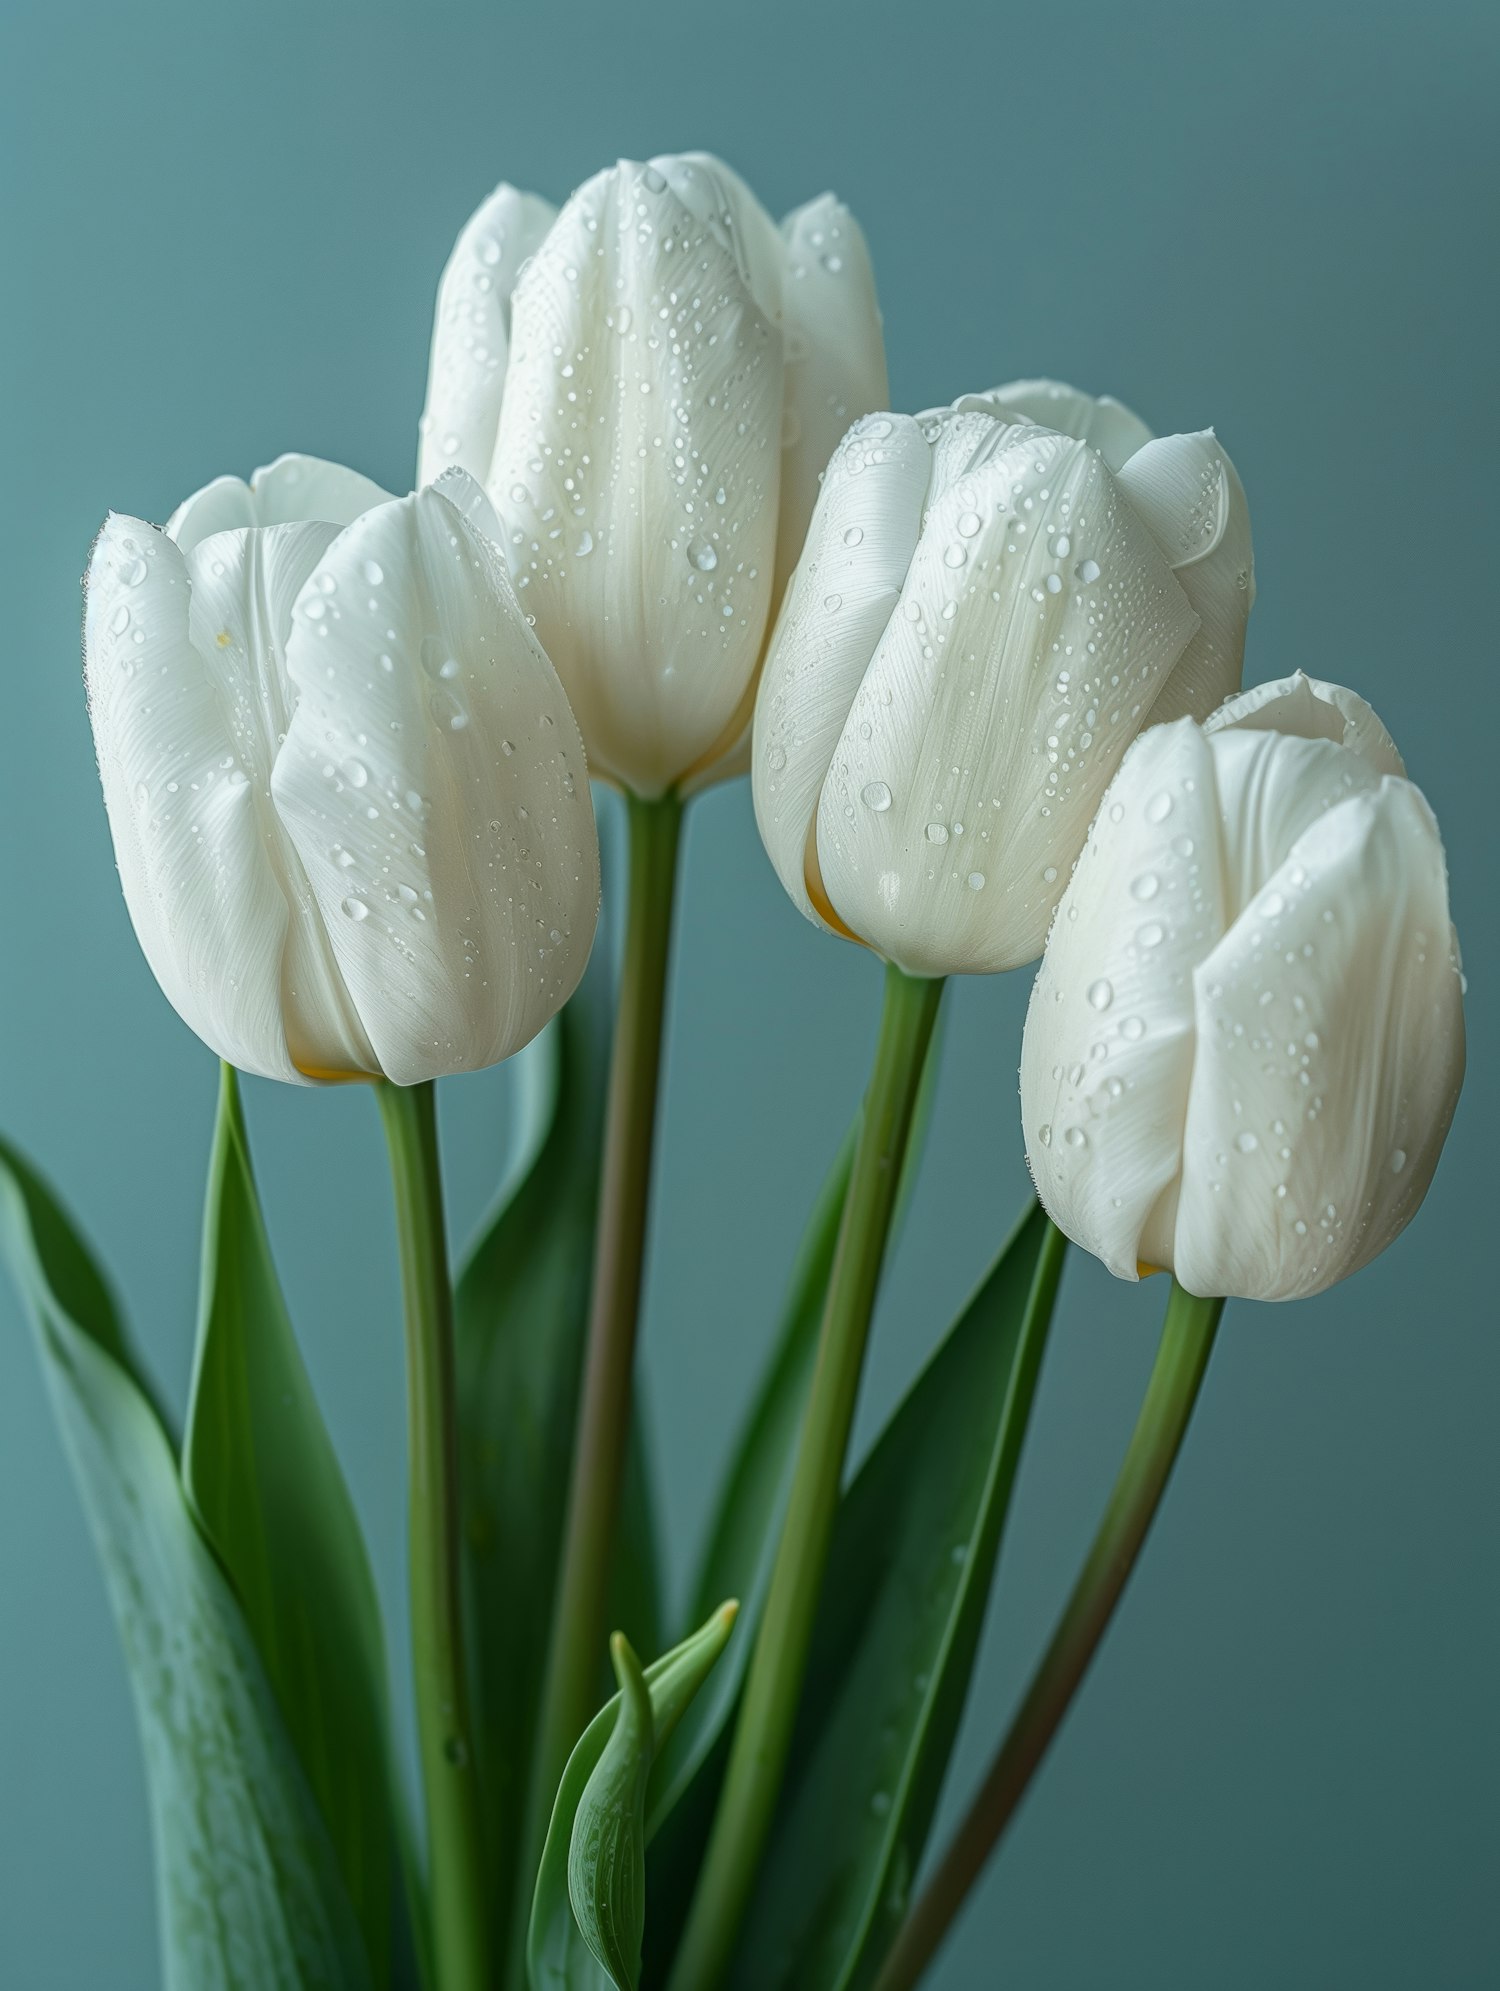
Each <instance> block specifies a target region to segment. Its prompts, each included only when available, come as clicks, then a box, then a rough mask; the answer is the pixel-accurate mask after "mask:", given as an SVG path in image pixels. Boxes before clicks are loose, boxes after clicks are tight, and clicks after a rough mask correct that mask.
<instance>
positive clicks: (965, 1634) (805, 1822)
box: [730, 1206, 1065, 1991]
mask: <svg viewBox="0 0 1500 1991" xmlns="http://www.w3.org/2000/svg"><path fill="white" fill-rule="evenodd" d="M1064 1249H1065V1241H1064V1240H1063V1238H1062V1235H1061V1233H1060V1232H1059V1231H1057V1230H1055V1229H1054V1228H1053V1227H1052V1226H1051V1225H1050V1224H1049V1223H1048V1221H1047V1219H1046V1217H1045V1215H1044V1214H1043V1213H1042V1211H1041V1210H1040V1209H1038V1208H1036V1207H1035V1206H1034V1207H1033V1208H1032V1210H1031V1211H1030V1213H1029V1214H1028V1215H1027V1216H1026V1217H1025V1218H1024V1219H1023V1221H1022V1223H1021V1224H1020V1226H1019V1228H1018V1229H1017V1231H1016V1232H1015V1234H1014V1236H1013V1237H1012V1238H1011V1240H1010V1242H1009V1244H1008V1245H1007V1246H1006V1247H1005V1249H1004V1250H1003V1251H1002V1253H1001V1254H1000V1256H999V1258H998V1259H997V1260H996V1262H995V1265H994V1266H993V1267H992V1269H991V1271H990V1273H989V1275H988V1277H987V1278H986V1279H985V1281H984V1283H983V1284H982V1285H981V1286H980V1288H979V1290H978V1292H977V1293H976V1294H975V1295H974V1297H973V1299H972V1300H970V1302H969V1304H968V1306H967V1307H966V1308H965V1310H964V1312H963V1313H962V1314H961V1315H960V1317H959V1319H958V1321H957V1322H956V1323H955V1325H954V1326H953V1327H952V1328H951V1329H950V1331H949V1333H948V1335H947V1337H946V1339H945V1340H944V1341H943V1343H942V1345H941V1346H940V1347H939V1349H938V1350H937V1352H936V1354H935V1355H934V1356H933V1358H932V1360H931V1361H930V1362H929V1364H928V1365H927V1367H926V1369H925V1370H924V1371H923V1372H922V1374H921V1375H920V1376H919V1377H918V1379H917V1381H916V1382H915V1383H914V1384H913V1386H912V1388H911V1390H910V1392H909V1393H908V1395H907V1397H906V1399H905V1401H904V1402H903V1403H902V1404H901V1406H900V1408H899V1409H898V1410H897V1412H896V1414H895V1416H894V1417H893V1418H892V1419H891V1421H890V1423H889V1424H888V1425H887V1426H886V1428H885V1430H884V1432H883V1433H882V1434H881V1436H880V1438H879V1440H878V1441H877V1442H876V1445H875V1447H874V1449H873V1450H872V1452H871V1453H870V1455H869V1457H868V1458H867V1459H866V1461H865V1463H864V1465H863V1466H862V1468H861V1469H860V1472H859V1474H858V1476H857V1477H856V1479H855V1481H854V1484H853V1485H852V1486H851V1487H850V1489H849V1491H848V1492H847V1494H846V1495H845V1497H844V1500H843V1503H842V1505H841V1506H840V1509H839V1516H838V1522H837V1525H836V1527H835V1530H834V1538H833V1548H832V1552H831V1555H830V1558H829V1565H828V1570H829V1573H828V1581H827V1584H826V1586H825V1589H824V1593H823V1602H822V1605H821V1607H820V1610H819V1615H818V1621H817V1624H816V1627H815V1630H814V1634H813V1646H812V1654H811V1658H810V1662H809V1666H808V1673H807V1679H806V1683H805V1686H804V1691H803V1701H802V1709H801V1713H800V1715H799V1719H798V1725H797V1732H796V1736H795V1738H794V1741H793V1746H792V1756H791V1762H792V1770H791V1774H790V1776H789V1778H788V1781H787V1785H786V1788H785V1790H784V1793H783V1798H782V1802H781V1806H780V1808H779V1811H778V1815H777V1821H776V1824H775V1826H774V1828H773V1831H772V1835H771V1841H770V1849H769V1852H768V1854H767V1857H766V1861H765V1864H764V1866H763V1867H762V1869H761V1875H760V1880H759V1883H758V1885H757V1889H756V1893H755V1896H754V1899H753V1901H752V1904H751V1908H750V1912H749V1915H748V1917H747V1919H746V1924H745V1940H744V1941H743V1943H742V1944H741V1947H740V1950H739V1952H738V1954H737V1956H736V1960H735V1964H734V1967H733V1970H732V1973H731V1979H730V1982H731V1984H732V1986H734V1987H735V1991H751V1987H754V1991H772V1987H777V1991H793V1987H795V1991H853V1987H856V1986H861V1985H864V1984H866V1983H868V1982H869V1980H870V1978H871V1976H872V1975H873V1973H874V1971H875V1969H876V1968H877V1967H878V1964H879V1961H880V1958H881V1957H882V1956H883V1954H884V1952H885V1949H886V1946H887V1945H888V1943H889V1941H890V1939H891V1937H892V1935H893V1934H894V1932H895V1929H896V1927H897V1925H898V1924H899V1921H900V1917H901V1914H902V1912H903V1911H904V1908H905V1903H906V1895H907V1891H908V1889H909V1887H910V1885H911V1880H912V1876H913V1874H914V1872H915V1870H916V1867H917V1863H918V1861H919V1860H920V1859H921V1856H922V1849H923V1846H924V1845H925V1843H926V1838H927V1833H928V1830H929V1828H930V1826H931V1823H932V1814H933V1811H934V1809H935V1808H936V1804H937V1799H938V1795H939V1792H940V1789H941V1785H942V1780H943V1774H944V1771H945V1769H946V1767H947V1762H948V1757H949V1754H950V1752H951V1750H952V1747H953V1741H954V1737H955V1735H956V1734H957V1731H958V1724H959V1718H960V1716H961V1714H962V1711H963V1703H964V1697H965V1694H966V1692H967V1689H968V1683H969V1675H970V1672H971V1671H972V1668H973V1663H974V1654H975V1650H976V1648H977V1646H978V1642H979V1634H980V1630H981V1627H982V1624H983V1620H984V1612H985V1605H986V1602H987V1599H988V1596H989V1591H990V1584H991V1580H992V1577H993V1574H994V1567H995V1561H996V1557H997V1555H998V1552H999V1546H1000V1536H1001V1532H1002V1528H1003V1525H1004V1520H1005V1514H1006V1510H1007V1508H1008V1506H1009V1501H1010V1494H1011V1489H1012V1487H1013V1486H1014V1483H1015V1476H1016V1469H1017V1466H1018V1464H1019V1462H1020V1456H1021V1447H1022V1441H1023V1439H1024V1437H1025V1432H1026V1425H1027V1421H1028V1418H1029V1415H1030V1410H1031V1404H1032V1400H1033V1397H1034V1395H1035V1389H1036V1381H1037V1375H1038V1372H1039V1369H1040V1364H1041V1357H1042V1351H1043V1348H1044V1346H1045V1343H1046V1336H1047V1329H1048V1325H1049V1323H1050V1320H1051V1314H1052V1306H1053V1302H1054V1299H1055V1297H1056V1292H1057V1284H1058V1279H1059V1276H1060V1274H1061V1270H1062V1259H1063V1252H1064Z"/></svg>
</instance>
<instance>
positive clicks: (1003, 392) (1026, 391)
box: [957, 380, 1151, 473]
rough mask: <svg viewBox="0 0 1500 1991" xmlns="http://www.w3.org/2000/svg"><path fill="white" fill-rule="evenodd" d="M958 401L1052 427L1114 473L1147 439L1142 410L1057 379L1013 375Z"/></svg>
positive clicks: (1015, 418)
mask: <svg viewBox="0 0 1500 1991" xmlns="http://www.w3.org/2000/svg"><path fill="white" fill-rule="evenodd" d="M957 405H958V406H960V407H969V406H984V407H988V408H989V409H990V410H991V411H992V412H995V413H998V414H1004V415H1008V416H1009V417H1010V419H1011V420H1012V421H1021V422H1034V423H1035V424H1036V426H1037V427H1038V428H1043V429H1056V430H1057V432H1058V434H1059V435H1065V436H1072V437H1073V439H1074V441H1075V442H1086V443H1087V444H1088V445H1089V447H1090V449H1097V450H1098V452H1099V454H1100V455H1101V456H1102V457H1103V458H1104V461H1105V462H1106V463H1107V464H1108V465H1109V467H1110V469H1111V470H1113V471H1115V472H1116V473H1118V472H1119V471H1120V470H1122V469H1123V468H1124V467H1125V465H1126V464H1127V463H1128V462H1129V461H1130V459H1131V457H1132V456H1134V455H1135V453H1136V451H1137V450H1138V449H1142V448H1144V446H1145V445H1146V444H1147V443H1148V442H1150V440H1151V431H1150V429H1148V428H1147V427H1146V424H1145V423H1144V422H1143V421H1142V420H1141V418H1140V416H1139V415H1137V414H1135V413H1134V412H1133V411H1132V410H1131V409H1129V408H1127V407H1126V406H1125V404H1124V402H1123V401H1116V400H1115V399H1114V397H1113V396H1112V395H1109V394H1085V393H1083V392H1082V390H1081V389H1079V388H1077V387H1069V386H1067V385H1066V383H1065V382H1063V381H1061V380H1012V381H1009V382H1007V384H1006V385H1005V386H1004V387H992V388H990V389H989V391H988V392H987V393H984V394H968V395H965V396H964V398H963V400H962V401H961V402H959V403H958V404H957Z"/></svg>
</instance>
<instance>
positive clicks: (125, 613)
mask: <svg viewBox="0 0 1500 1991" xmlns="http://www.w3.org/2000/svg"><path fill="white" fill-rule="evenodd" d="M109 626H110V629H111V631H112V632H113V633H114V634H115V635H116V636H123V635H124V634H125V631H126V630H127V629H128V628H129V627H130V610H129V609H128V608H127V607H126V606H125V604H124V602H121V603H120V606H119V607H118V608H117V609H116V610H115V612H114V614H113V615H112V616H111V617H110V618H109Z"/></svg>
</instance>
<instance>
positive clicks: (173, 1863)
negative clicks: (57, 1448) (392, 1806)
mask: <svg viewBox="0 0 1500 1991" xmlns="http://www.w3.org/2000/svg"><path fill="white" fill-rule="evenodd" d="M0 1254H3V1256H4V1257H5V1258H6V1260H7V1261H8V1263H9V1265H10V1268H11V1271H12V1273H13V1274H14V1276H15V1278H16V1281H17V1284H18V1285H19V1287H20V1290H21V1295H22V1299H23V1301H24V1303H25V1305H26V1309H27V1312H28V1314H29V1316H30V1318H31V1321H32V1325H33V1327H34V1329H35V1333H36V1340H37V1346H38V1350H39V1352H40V1354H41V1358H42V1367H43V1370H44V1372H45V1375H46V1378H47V1383H48V1387H49V1390H50V1392H51V1396H52V1401H53V1406H54V1409H55V1411H56V1415H57V1421H58V1426H59V1429H60V1431H61V1434H62V1438H63V1442H64V1444H65V1446H66V1448H67V1451H68V1454H69V1457H70V1459H71V1461H72V1465H73V1470H74V1473H75V1475H76V1477H77V1480H78V1486H79V1491H80V1493H81V1495H82V1498H83V1504H84V1509H85V1512H86V1513H87V1516H88V1520H89V1525H90V1528H91V1530H92V1533H93V1536H94V1541H95V1544H96V1546H97V1548H98V1551H99V1556H100V1560H101V1562H102V1564H103V1568H104V1574H105V1579H106V1582H107V1585H108V1588H109V1593H110V1599H111V1602H112V1604H113V1606H114V1611H115V1617H116V1620H117V1622H118V1625H119V1630H120V1638H121V1642H122V1644H123V1646H124V1650H125V1658H126V1664H127V1666H128V1668H129V1672H130V1679H131V1686H132V1689H133V1691H134V1695H135V1704H136V1713H137V1717H138V1720H139V1723H140V1730H141V1739H142V1744H143V1748H144V1753H145V1759H146V1782H147V1790H148V1794H149V1799H150V1806H151V1817H152V1827H153V1834H154V1839H155V1847H156V1866H157V1875H158V1891H159V1899H160V1906H161V1918H162V1930H161V1942H162V1958H163V1968H164V1980H165V1984H166V1987H167V1991H267V1987H268V1986H275V1987H276V1991H369V1987H370V1985H371V1977H370V1970H369V1964H368V1961H367V1959H366V1956H365V1950H364V1945H363V1942H362V1941H361V1937H360V1930H359V1924H358V1922H357V1920H356V1918H355V1915H354V1911H353V1908H352V1907H351V1905H350V1902H349V1897H348V1894H347V1892H346V1890H345V1888H344V1884H343V1880H342V1878H341V1876H340V1873H339V1868H338V1863H337V1860H336V1859H335V1857H334V1851H333V1847H332V1844H331V1842H330V1840H329V1837H328V1832H327V1829H326V1827H325V1826H324V1823H323V1820H322V1817H321V1815H320V1813H319V1811H318V1807H317V1804H316V1802H315V1801H314V1799H313V1796H312V1793H311V1791H310V1789H309V1787H308V1784H307V1780H306V1778H305V1777H304V1775H303V1773H302V1769H301V1766H300V1765H299V1763H298V1760H297V1755H296V1752H295V1750H294V1749H293V1747H292V1745H291V1742H290V1740H289V1739H288V1736H287V1733H286V1729H285V1726H284V1724H283V1722H282V1718H281V1714H280V1711H279V1709H278V1707H277V1704H276V1698H275V1695H274V1694H273V1692H272V1690H271V1687H270V1685H269V1682H268V1681H267V1679H266V1674H265V1670H264V1668H263V1666H262V1664H261V1660H260V1656H259V1654H258V1652H257V1650H256V1646H255V1641H254V1638H253V1637H252V1636H251V1633H250V1629H249V1627H248V1626H247V1624H246V1622H245V1619H244V1616H243V1614H242V1613H241V1610H240V1607H239V1605H238V1603H237V1602H236V1600H235V1597H234V1593H233V1591H232V1590H231V1588H230V1585H229V1582H228V1579H227V1578H226V1577H225V1575H224V1573H223V1571H222V1570H221V1569H220V1567H219V1564H218V1562H217V1560H216V1559H215V1557H214V1554H213V1551H212V1550H211V1549H210V1548H209V1546H208V1544H207V1543H206V1542H205V1541H204V1540H203V1538H202V1537H201V1535H200V1534H199V1532H198V1528H197V1525H196V1523H195V1521H194V1519H193V1516H192V1514H191V1512H190V1510H189V1507H188V1503H187V1500H186V1498H185V1496H184V1494H183V1491H182V1486H181V1482H180V1480H179V1478H178V1472H177V1462H176V1460H175V1458H174V1456H173V1452H172V1448H171V1445H170V1444H169V1442H168V1439H167V1435H166V1432H165V1430H164V1429H163V1426H162V1422H161V1419H160V1417H159V1415H158V1414H157V1412H156V1410H155V1408H154V1406H153V1404H152V1402H151V1399H150V1395H149V1392H148V1391H147V1389H146V1388H145V1386H144V1384H143V1383H142V1381H141V1378H140V1375H139V1373H138V1371H137V1368H136V1365H135V1363H134V1361H133V1360H132V1358H131V1355H130V1351H129V1347H128V1344H127V1342H126V1339H125V1335H124V1331H123V1329H122V1327H121V1324H120V1319H119V1316H118V1314H117V1312H116V1309H115V1307H114V1304H113V1301H112V1300H111V1299H110V1297H109V1294H108V1290H107V1288H106V1286H105V1283H104V1280H103V1278H102V1277H101V1275H100V1273H99V1272H98V1270H97V1268H96V1267H95V1266H94V1264H93V1262H92V1260H91V1258H90V1255H89V1253H88V1250H87V1248H86V1247H85V1246H84V1244H83V1243H82V1241H81V1240H80V1239H79V1237H78V1236H77V1234H76V1232H75V1231H74V1230H73V1229H72V1227H71V1225H70V1224H69V1222H68V1220H67V1218H66V1217H65V1216H64V1215H63V1212H62V1211H61V1209H60V1208H59V1207H58V1205H57V1203H56V1202H55V1201H54V1199H53V1198H52V1196H51V1194H50V1193H49V1191H48V1190H47V1189H46V1188H45V1187H44V1186H43V1184H42V1183H41V1181H40V1180H39V1179H38V1178H37V1176H36V1175H34V1174H33V1173H32V1171H31V1170H30V1168H29V1167H28V1166H27V1164H26V1163H25V1162H24V1161H23V1160H22V1159H21V1158H20V1156H19V1155H17V1154H16V1153H15V1152H14V1151H13V1150H11V1149H10V1148H9V1147H7V1146H6V1145H5V1144H4V1143H0Z"/></svg>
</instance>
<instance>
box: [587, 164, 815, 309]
mask: <svg viewBox="0 0 1500 1991" xmlns="http://www.w3.org/2000/svg"><path fill="white" fill-rule="evenodd" d="M624 163H625V162H622V164H624ZM651 166H652V168H654V170H655V171H656V172H658V173H659V174H660V175H661V176H662V178H663V179H664V180H665V181H666V182H667V185H668V186H669V187H670V188H671V189H672V192H673V193H674V194H675V195H676V196H677V198H678V200H680V201H681V203H682V205H683V206H684V207H685V208H686V209H687V210H688V212H689V214H691V215H692V216H693V218H694V219H695V220H696V221H698V222H700V223H702V224H703V226H705V227H706V228H709V229H711V230H712V231H713V233H714V235H715V237H716V238H717V239H718V241H719V242H720V243H721V244H722V245H723V246H724V248H725V249H727V250H728V251H729V253H730V255H732V256H733V258H734V260H735V264H736V266H737V268H738V270H739V273H740V277H741V280H742V281H743V282H744V284H745V285H746V287H747V289H748V290H749V292H750V295H751V296H752V297H753V298H754V299H755V303H756V306H757V308H758V309H759V310H760V311H761V312H762V313H764V315H765V316H766V317H767V318H768V319H769V320H770V321H771V323H772V324H778V323H779V322H780V319H781V307H782V278H783V276H784V275H785V267H784V265H785V252H784V250H783V247H782V242H781V237H780V235H779V234H778V232H777V228H776V224H775V222H774V221H773V220H772V219H771V217H770V215H769V214H767V212H766V210H765V209H764V208H763V207H762V206H761V204H760V202H759V201H758V200H757V199H756V197H755V195H754V194H753V193H752V192H751V190H750V188H749V186H748V185H747V184H746V182H745V181H744V180H742V179H741V178H740V176H739V174H738V173H736V172H735V170H734V168H733V167H732V166H726V165H725V164H724V161H723V160H722V159H716V158H715V157H714V155H713V154H712V153H711V152H666V153H659V154H658V155H657V157H656V158H654V159H653V160H652V161H651Z"/></svg>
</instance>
